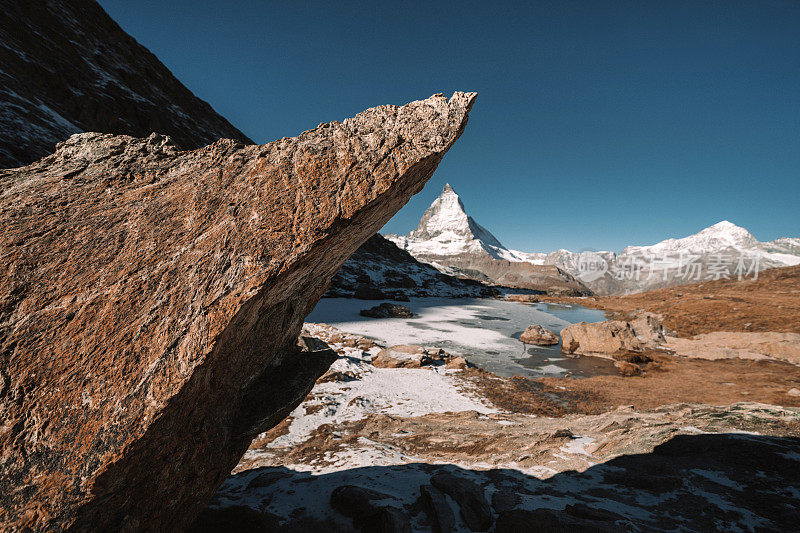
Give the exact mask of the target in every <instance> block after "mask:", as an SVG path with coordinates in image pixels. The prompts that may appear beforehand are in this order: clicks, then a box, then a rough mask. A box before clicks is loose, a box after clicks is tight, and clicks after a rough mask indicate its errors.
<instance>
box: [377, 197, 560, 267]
mask: <svg viewBox="0 0 800 533" xmlns="http://www.w3.org/2000/svg"><path fill="white" fill-rule="evenodd" d="M385 237H386V238H387V239H389V240H391V241H392V242H394V243H395V244H397V245H398V246H399V247H400V248H402V249H404V250H407V251H408V252H409V253H411V254H412V255H413V256H415V257H424V256H436V257H439V256H450V255H461V254H483V253H485V254H487V255H489V256H490V257H492V258H493V259H503V260H506V261H512V262H522V261H527V262H530V263H532V264H542V263H543V262H544V257H545V254H527V253H525V252H520V251H517V250H510V249H508V248H506V247H505V246H503V244H502V243H501V242H500V241H499V240H498V239H497V237H495V236H494V235H492V233H491V232H490V231H489V230H487V229H486V228H484V227H483V226H481V225H480V224H478V223H477V222H475V220H474V219H473V218H472V217H471V216H469V215H467V212H466V210H465V209H464V204H463V203H462V202H461V198H460V197H459V196H458V194H456V191H454V190H453V188H452V187H451V186H450V184H449V183H446V184H445V186H444V189H442V194H440V195H439V197H438V198H436V200H434V201H433V203H432V204H431V206H430V207H429V208H428V209H426V210H425V213H423V215H422V218H421V219H420V221H419V225H418V226H417V229H415V230H414V231H412V232H411V233H409V234H408V235H407V236H400V235H394V234H388V235H386V236H385Z"/></svg>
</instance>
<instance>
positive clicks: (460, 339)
mask: <svg viewBox="0 0 800 533" xmlns="http://www.w3.org/2000/svg"><path fill="white" fill-rule="evenodd" d="M378 303H380V302H379V301H374V302H373V301H365V300H356V299H349V298H323V299H322V300H320V302H319V303H318V304H317V307H316V308H315V309H314V311H312V312H311V314H310V315H309V316H308V317H307V318H306V321H307V322H324V323H327V324H330V325H331V326H334V327H336V328H339V329H341V330H342V331H346V332H349V333H355V334H358V335H362V336H365V337H370V338H373V339H376V340H379V341H381V342H384V343H386V344H387V345H394V344H420V345H423V346H437V347H441V348H444V349H445V350H446V351H447V352H449V353H453V354H459V355H463V356H464V357H466V358H467V359H469V360H470V361H471V362H473V363H475V364H477V365H479V366H481V367H482V368H485V369H486V370H489V371H491V372H495V373H497V374H499V375H502V376H513V375H515V374H521V375H527V376H534V377H539V376H554V375H564V374H567V373H569V372H571V373H572V375H574V376H576V377H581V376H590V375H597V374H604V373H613V372H614V371H615V370H614V368H613V365H612V364H611V363H610V362H609V361H606V360H603V359H597V358H593V357H581V358H565V357H563V355H562V354H561V351H560V350H561V347H560V346H548V347H544V346H531V345H527V346H526V345H524V344H522V343H521V342H520V341H519V335H520V334H521V333H522V332H523V331H524V330H525V328H526V327H528V326H530V325H531V324H540V325H542V326H544V327H545V328H547V329H550V330H551V331H555V332H557V333H558V332H560V331H561V330H562V329H563V328H564V327H566V326H568V325H569V324H573V323H576V322H600V321H602V320H605V317H604V314H603V312H602V311H598V310H595V309H587V308H585V307H580V306H576V305H571V306H564V305H558V304H546V303H539V304H533V305H530V304H521V303H518V302H507V301H503V300H496V299H469V298H457V299H454V298H412V299H411V301H410V302H401V303H403V305H406V306H407V307H409V308H410V309H411V311H413V313H414V318H408V319H406V318H386V319H376V318H366V317H362V316H361V315H359V311H360V310H362V309H366V308H369V307H372V306H373V305H377V304H378Z"/></svg>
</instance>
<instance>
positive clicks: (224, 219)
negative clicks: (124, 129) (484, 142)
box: [0, 93, 475, 531]
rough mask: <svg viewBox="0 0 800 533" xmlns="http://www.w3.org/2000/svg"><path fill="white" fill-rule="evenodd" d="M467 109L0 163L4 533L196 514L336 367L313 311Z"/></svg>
mask: <svg viewBox="0 0 800 533" xmlns="http://www.w3.org/2000/svg"><path fill="white" fill-rule="evenodd" d="M474 99H475V95H474V93H467V94H464V93H456V94H454V95H453V97H452V98H451V99H450V100H449V101H448V99H447V98H445V97H444V96H442V95H436V96H433V97H431V98H429V99H427V100H422V101H418V102H413V103H411V104H408V105H406V106H402V107H397V106H381V107H377V108H373V109H369V110H367V111H365V112H363V113H360V114H359V115H357V116H356V117H354V118H351V119H347V120H345V121H344V122H341V123H340V122H333V123H330V124H322V125H320V126H319V127H317V128H316V129H314V130H310V131H307V132H304V133H302V134H301V135H299V136H298V137H295V138H284V139H281V140H278V141H275V142H273V143H270V144H267V145H263V146H244V145H243V144H240V143H237V142H235V141H231V140H223V141H218V142H216V143H214V144H213V145H210V146H207V147H205V148H201V149H198V150H194V151H189V152H180V151H178V150H177V149H176V148H175V146H174V145H173V144H171V142H170V140H169V139H168V138H165V137H162V136H159V135H152V136H150V137H149V138H147V139H136V138H131V137H127V136H113V135H108V134H81V135H75V136H72V137H71V138H70V139H69V140H68V141H67V142H65V143H62V144H60V145H59V146H58V148H57V151H56V152H55V153H54V154H53V155H50V156H48V157H46V158H44V159H42V160H40V161H38V162H36V163H34V164H32V165H30V166H28V167H23V168H19V169H13V170H6V171H0V189H1V190H3V196H2V198H0V224H2V227H3V232H2V235H0V257H2V261H0V268H2V276H0V354H2V357H0V376H2V379H1V380H0V384H1V385H0V414H1V415H2V416H0V418H2V420H3V426H2V428H0V450H2V453H1V454H0V455H1V456H2V458H3V460H2V463H1V464H0V494H2V503H1V505H2V508H0V529H9V528H17V529H25V528H30V529H34V530H42V529H64V528H68V527H72V528H75V529H93V530H121V529H150V530H161V531H169V530H179V529H181V528H183V527H185V526H186V525H187V524H188V523H190V522H191V521H192V519H193V518H194V517H195V516H196V515H197V514H198V513H199V512H200V510H201V509H202V508H203V506H204V505H205V503H206V502H207V500H208V498H210V496H211V495H212V494H213V492H214V490H215V488H216V487H217V486H218V484H219V483H220V482H221V481H222V480H223V479H225V477H226V476H227V474H228V473H229V472H230V470H231V469H232V468H233V466H235V465H236V463H237V461H238V460H239V458H240V457H241V455H242V454H243V453H244V451H245V449H246V448H247V446H248V444H249V443H250V441H251V439H252V438H253V436H255V435H257V434H259V433H261V432H263V431H264V430H266V429H268V428H270V427H272V426H274V425H275V424H277V423H278V422H279V421H280V420H281V419H282V418H283V417H284V416H285V415H286V414H287V413H289V412H290V411H291V410H292V409H293V408H294V406H295V405H297V404H298V403H299V402H300V401H301V400H302V398H303V397H304V396H305V394H306V393H307V391H308V390H309V389H310V388H311V386H312V385H313V382H314V380H315V379H316V378H317V377H318V376H319V375H320V374H321V373H322V372H324V370H325V369H326V368H327V366H328V364H329V363H330V356H329V355H328V352H327V351H326V350H322V355H319V356H317V355H314V354H315V353H316V352H301V351H299V348H298V347H297V344H296V343H297V337H298V334H299V333H300V329H301V326H302V322H303V318H304V317H305V316H306V315H307V314H308V313H309V312H310V311H311V309H312V308H313V306H314V305H315V304H316V302H317V300H318V299H319V298H320V297H321V296H322V294H323V293H324V292H325V290H326V289H327V286H328V283H329V282H330V279H331V277H332V276H333V275H334V274H335V273H336V272H337V270H338V269H339V267H340V266H341V265H342V263H343V262H344V261H345V260H346V259H347V258H348V257H349V256H350V255H351V254H352V253H353V252H354V251H355V249H356V248H357V247H358V246H359V245H360V244H361V243H363V242H364V241H365V240H366V239H367V238H368V237H369V236H370V235H372V234H373V233H375V231H376V230H378V229H379V228H380V227H381V226H383V225H384V224H385V223H386V221H387V220H388V219H389V218H390V217H391V216H392V215H393V214H394V213H395V212H396V211H397V210H398V209H400V207H402V206H403V205H404V204H405V202H406V201H407V200H408V199H409V197H410V196H411V195H412V194H414V193H416V192H419V191H420V190H421V188H422V187H423V185H424V184H425V182H426V181H427V180H428V179H429V178H430V176H431V175H432V173H433V172H434V170H435V169H436V166H437V165H438V163H439V162H440V160H441V158H442V157H443V155H444V153H445V152H446V151H447V150H448V149H449V148H450V146H452V144H453V143H454V142H455V141H456V139H457V138H458V137H459V136H460V134H461V133H462V132H463V130H464V127H465V125H466V121H467V116H468V113H469V110H470V108H471V106H472V104H473V101H474Z"/></svg>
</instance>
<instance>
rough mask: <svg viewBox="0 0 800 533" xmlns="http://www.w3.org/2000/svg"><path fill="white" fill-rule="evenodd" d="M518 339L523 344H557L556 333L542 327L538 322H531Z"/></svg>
mask: <svg viewBox="0 0 800 533" xmlns="http://www.w3.org/2000/svg"><path fill="white" fill-rule="evenodd" d="M519 340H521V341H522V342H524V343H525V344H536V345H537V346H552V345H554V344H558V341H559V338H558V335H556V334H555V333H553V332H552V331H550V330H548V329H545V328H543V327H542V326H540V325H539V324H533V325H532V326H528V327H527V328H525V331H523V332H522V335H520V336H519Z"/></svg>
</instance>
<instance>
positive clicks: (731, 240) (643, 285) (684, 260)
mask: <svg viewBox="0 0 800 533" xmlns="http://www.w3.org/2000/svg"><path fill="white" fill-rule="evenodd" d="M545 263H546V264H554V265H558V266H560V267H561V268H563V269H565V270H567V271H568V272H571V273H572V274H573V275H575V276H576V277H578V278H579V279H581V280H582V281H583V282H584V283H586V285H588V286H589V287H591V288H592V290H594V291H595V292H596V293H598V294H629V293H635V292H642V291H646V290H652V289H657V288H662V287H669V286H673V285H682V284H685V283H693V282H699V281H710V280H718V279H733V278H736V279H744V278H754V277H757V276H758V272H760V271H763V270H766V269H769V268H776V267H783V266H792V265H797V264H800V239H798V238H782V239H777V240H774V241H770V242H759V241H758V240H757V239H756V238H755V237H754V236H753V235H752V234H751V233H750V232H749V231H747V230H746V229H745V228H742V227H740V226H737V225H736V224H733V223H732V222H729V221H727V220H723V221H721V222H718V223H716V224H714V225H713V226H710V227H708V228H705V229H704V230H702V231H700V232H698V233H696V234H694V235H689V236H688V237H683V238H680V239H666V240H664V241H661V242H659V243H657V244H653V245H649V246H628V247H626V248H625V249H624V250H622V252H620V253H619V254H615V253H614V252H608V251H605V252H570V251H568V250H559V251H558V252H554V253H551V254H548V255H547V257H546V258H545Z"/></svg>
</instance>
